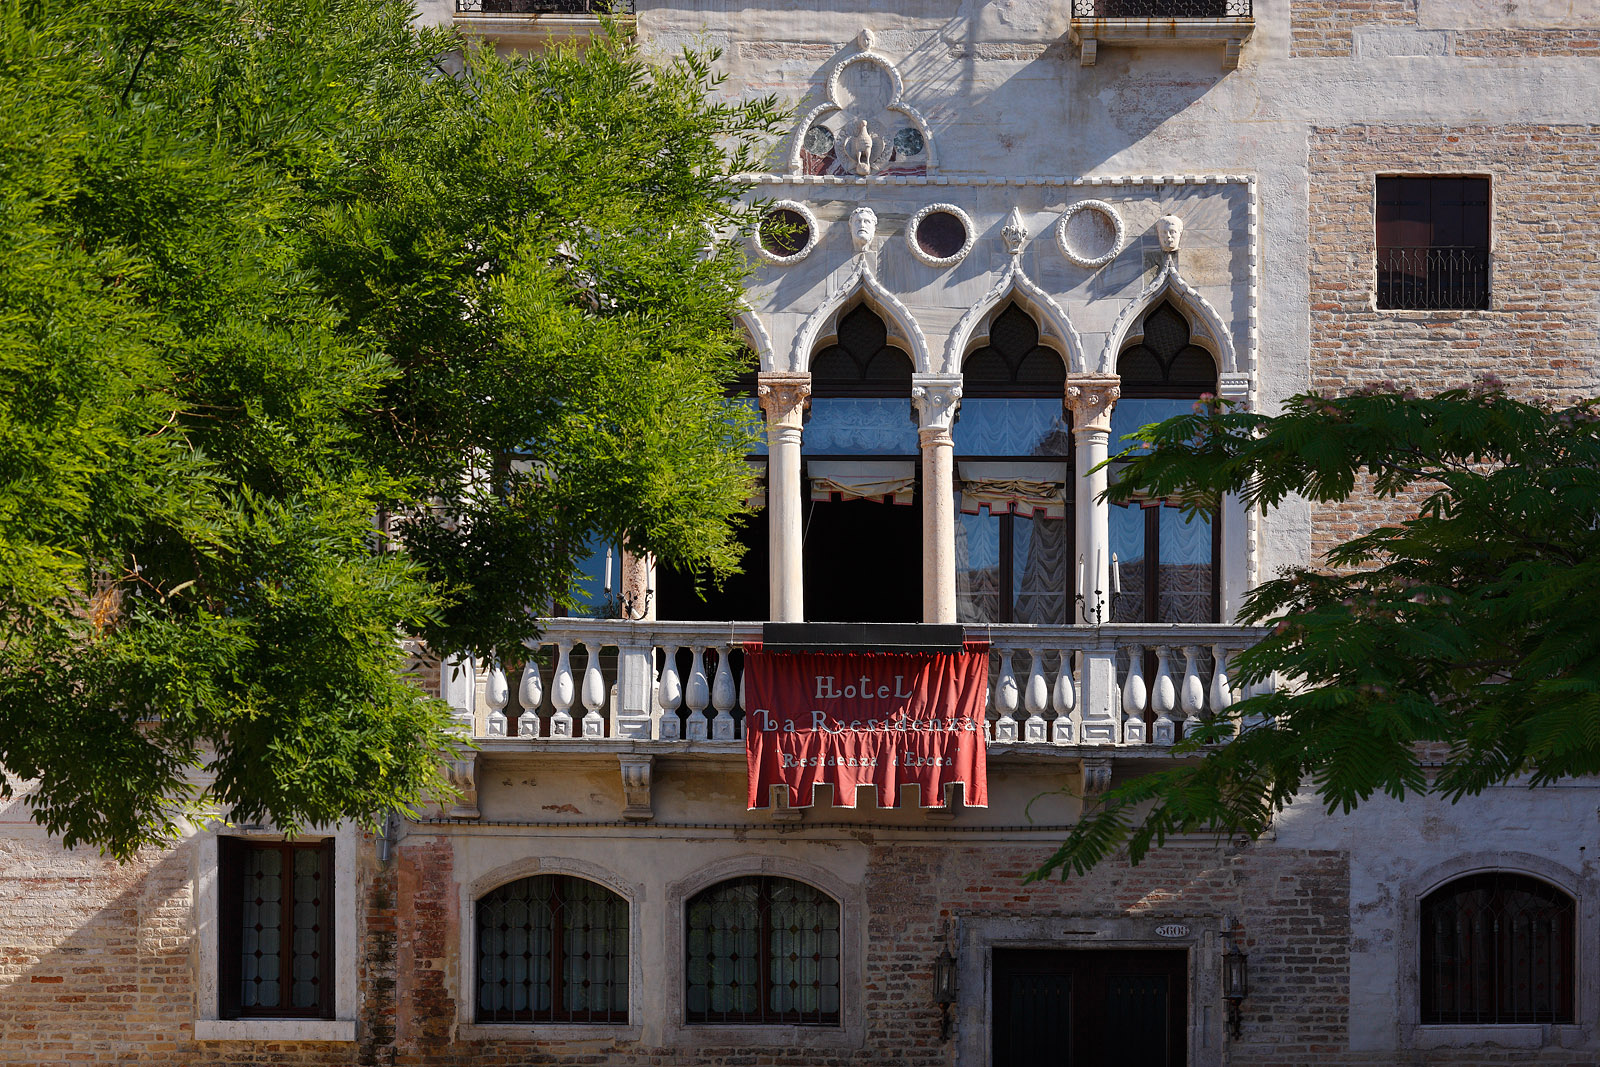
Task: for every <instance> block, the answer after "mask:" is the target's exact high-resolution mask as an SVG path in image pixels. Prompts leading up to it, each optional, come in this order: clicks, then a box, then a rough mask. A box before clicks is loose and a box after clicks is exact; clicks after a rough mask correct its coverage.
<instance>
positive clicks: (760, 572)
mask: <svg viewBox="0 0 1600 1067" xmlns="http://www.w3.org/2000/svg"><path fill="white" fill-rule="evenodd" d="M739 541H740V542H741V543H742V544H743V545H744V558H743V560H741V561H740V564H739V566H740V567H741V568H742V569H741V570H740V572H739V573H738V574H735V575H734V576H733V577H731V578H729V579H728V580H727V581H725V582H723V583H722V586H721V587H720V588H718V587H716V586H713V585H712V584H711V582H710V579H709V578H705V577H704V576H702V577H701V586H702V587H701V589H700V590H699V591H698V592H697V591H696V590H695V576H694V575H692V574H685V573H684V572H682V571H678V570H673V569H671V568H668V567H662V568H661V569H660V570H659V571H658V572H657V575H656V583H657V584H656V618H658V619H672V620H677V621H684V622H725V621H735V622H766V621H768V620H770V619H771V618H772V609H771V607H770V604H771V599H770V597H769V595H768V585H767V571H768V567H767V560H768V558H769V553H768V543H767V509H766V508H762V509H761V510H760V511H757V512H756V513H755V514H754V515H751V516H749V517H748V518H747V519H746V520H745V524H744V525H743V526H742V527H740V529H739Z"/></svg>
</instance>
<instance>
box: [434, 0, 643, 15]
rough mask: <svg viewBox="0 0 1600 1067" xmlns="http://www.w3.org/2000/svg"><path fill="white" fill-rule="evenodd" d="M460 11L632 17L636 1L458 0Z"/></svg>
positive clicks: (487, 13) (457, 6)
mask: <svg viewBox="0 0 1600 1067" xmlns="http://www.w3.org/2000/svg"><path fill="white" fill-rule="evenodd" d="M456 10H457V11H458V12H462V13H470V14H484V15H631V14H633V0H456Z"/></svg>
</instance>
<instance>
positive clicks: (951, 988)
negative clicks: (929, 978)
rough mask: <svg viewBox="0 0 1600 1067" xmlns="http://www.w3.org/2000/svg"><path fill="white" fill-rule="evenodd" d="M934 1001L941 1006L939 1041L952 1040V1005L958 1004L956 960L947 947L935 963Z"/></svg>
mask: <svg viewBox="0 0 1600 1067" xmlns="http://www.w3.org/2000/svg"><path fill="white" fill-rule="evenodd" d="M933 1001H934V1003H935V1004H937V1005H939V1040H940V1041H949V1040H950V1005H952V1004H954V1003H955V1002H956V958H955V957H954V956H952V955H951V954H950V947H949V946H948V945H946V946H945V947H944V948H942V949H940V950H939V955H938V956H937V957H935V958H934V961H933Z"/></svg>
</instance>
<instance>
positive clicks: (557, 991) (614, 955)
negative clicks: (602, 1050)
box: [476, 874, 628, 1023]
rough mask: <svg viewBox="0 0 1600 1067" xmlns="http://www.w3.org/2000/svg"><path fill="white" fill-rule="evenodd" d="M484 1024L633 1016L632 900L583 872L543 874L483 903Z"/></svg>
mask: <svg viewBox="0 0 1600 1067" xmlns="http://www.w3.org/2000/svg"><path fill="white" fill-rule="evenodd" d="M477 934H478V946H477V948H478V951H477V956H478V983H477V984H478V990H477V994H478V995H477V1013H476V1018H477V1020H478V1021H479V1022H482V1023H516V1022H558V1023H625V1022H627V1021H628V902H627V901H626V900H624V899H623V898H622V897H620V896H618V895H617V894H615V893H613V892H612V891H611V890H609V889H607V888H605V887H604V886H602V885H597V884H596V883H594V882H590V881H587V880H585V879H583V878H573V877H569V876H567V875H552V874H542V875H539V876H537V877H534V878H524V879H521V880H520V881H516V882H510V883H508V884H506V885H503V886H500V887H499V888H497V889H494V890H492V891H490V892H489V893H487V894H486V895H484V896H483V897H482V898H481V899H480V900H479V901H478V907H477Z"/></svg>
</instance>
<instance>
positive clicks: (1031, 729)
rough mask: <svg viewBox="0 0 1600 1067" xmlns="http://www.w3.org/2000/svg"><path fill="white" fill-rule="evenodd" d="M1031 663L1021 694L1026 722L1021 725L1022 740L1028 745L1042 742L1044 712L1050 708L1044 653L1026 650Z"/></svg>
mask: <svg viewBox="0 0 1600 1067" xmlns="http://www.w3.org/2000/svg"><path fill="white" fill-rule="evenodd" d="M1028 658H1029V659H1030V660H1031V661H1032V662H1031V664H1030V665H1029V667H1028V686H1027V688H1026V689H1024V690H1023V692H1022V699H1023V704H1024V706H1025V707H1026V708H1027V709H1028V720H1027V722H1025V723H1023V724H1022V739H1023V740H1024V741H1026V742H1027V743H1028V744H1042V743H1043V742H1044V735H1045V725H1044V710H1045V709H1046V708H1048V707H1049V706H1050V686H1049V685H1048V684H1047V683H1046V682H1045V680H1044V653H1043V652H1041V651H1040V650H1039V649H1037V648H1030V649H1028Z"/></svg>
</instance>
